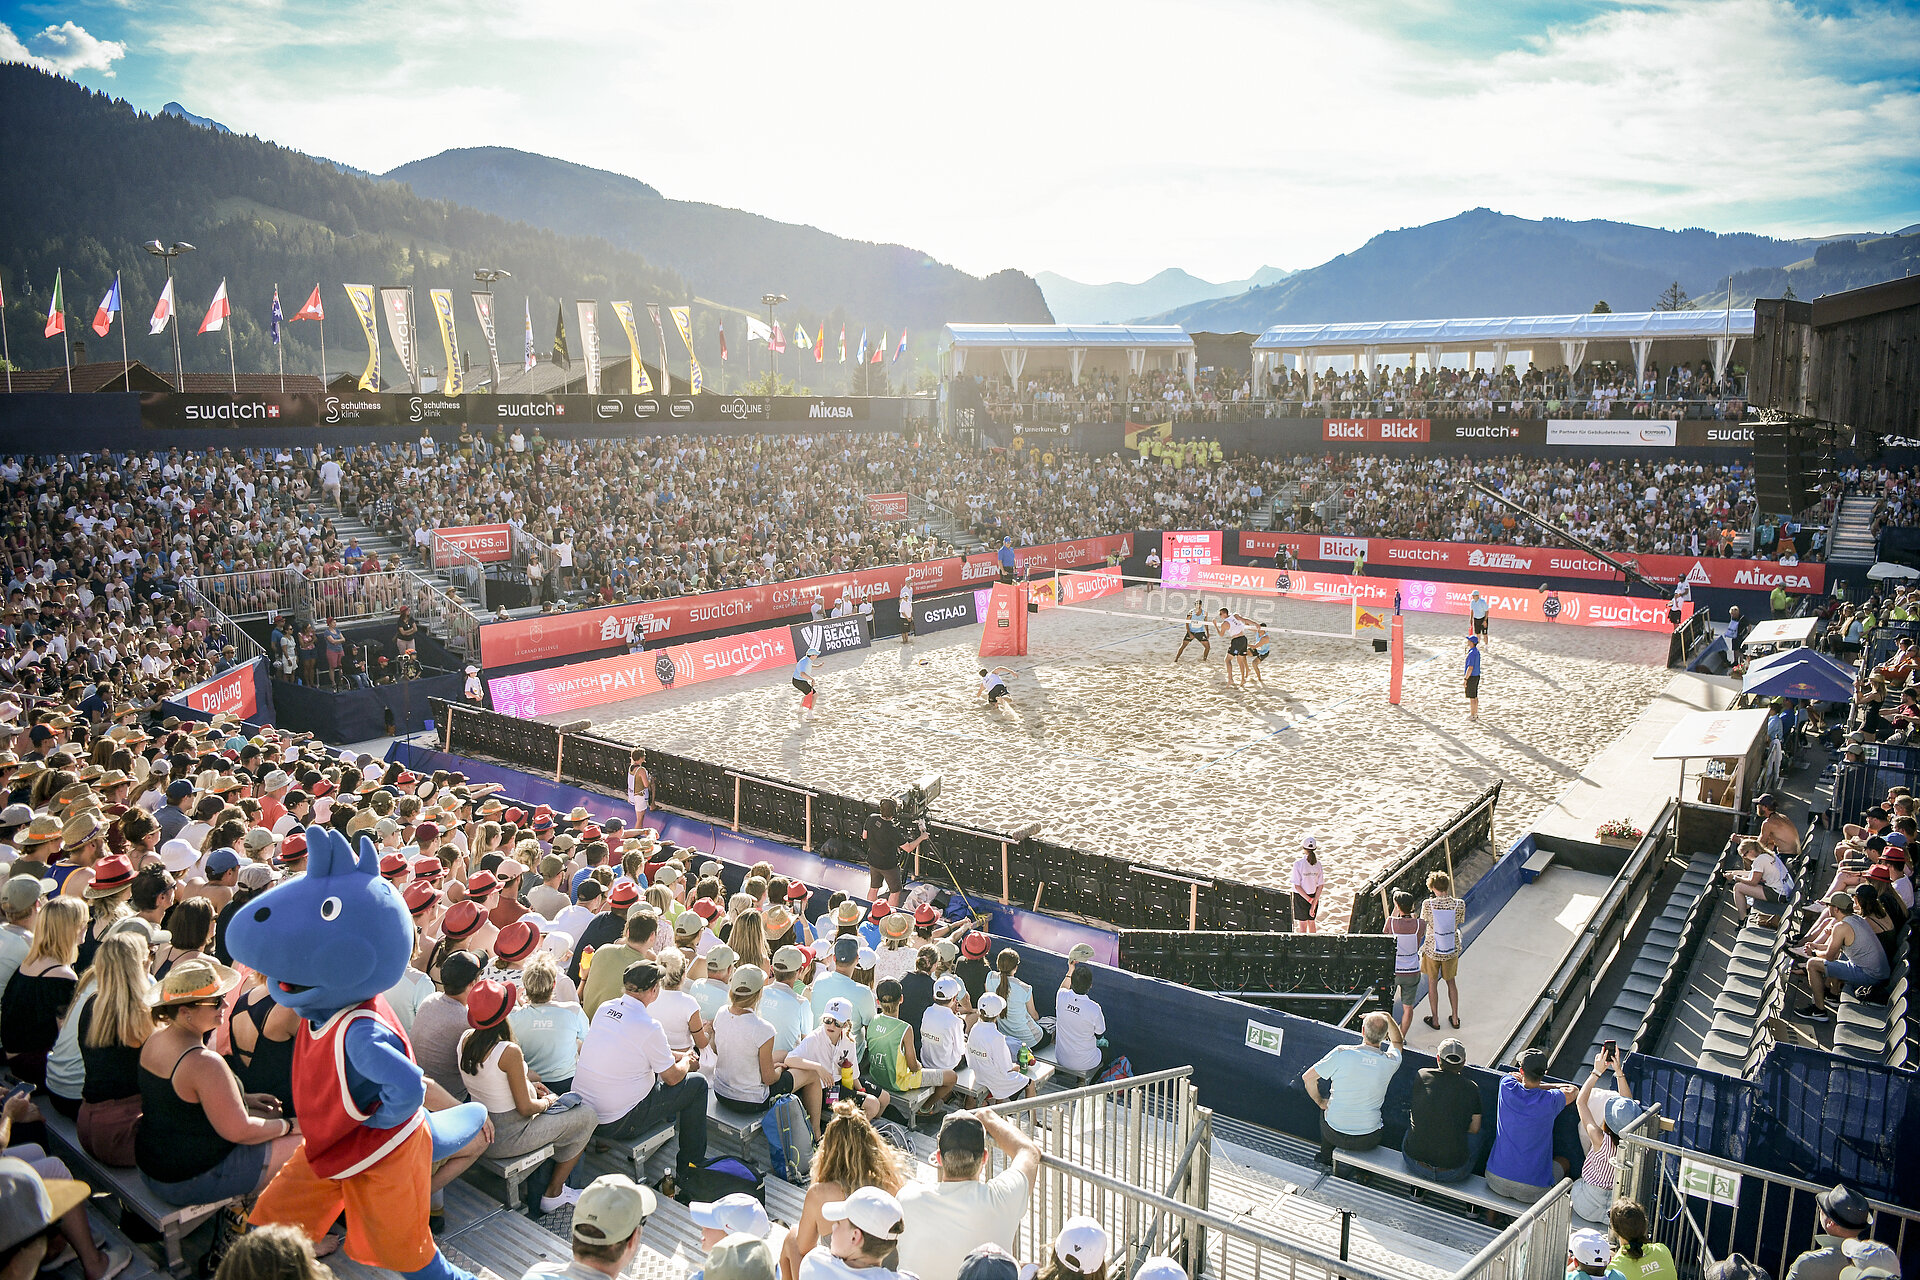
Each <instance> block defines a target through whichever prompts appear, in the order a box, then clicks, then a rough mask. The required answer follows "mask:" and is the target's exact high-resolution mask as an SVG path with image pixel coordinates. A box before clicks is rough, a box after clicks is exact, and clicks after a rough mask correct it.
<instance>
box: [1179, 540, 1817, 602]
mask: <svg viewBox="0 0 1920 1280" xmlns="http://www.w3.org/2000/svg"><path fill="white" fill-rule="evenodd" d="M1283 546H1284V547H1292V548H1293V553H1294V555H1295V556H1296V557H1297V558H1299V559H1300V560H1302V561H1332V562H1335V563H1339V564H1347V563H1350V562H1351V561H1352V560H1353V557H1354V555H1355V553H1356V552H1357V551H1359V550H1362V549H1364V550H1365V552H1366V557H1367V566H1368V568H1369V569H1373V570H1380V571H1383V572H1391V571H1392V570H1394V569H1396V568H1399V569H1415V568H1417V569H1420V570H1422V571H1425V572H1442V573H1445V572H1456V573H1460V572H1464V573H1511V574H1514V575H1516V576H1522V577H1529V578H1556V577H1557V578H1595V579H1599V580H1601V581H1613V582H1617V581H1619V578H1620V575H1619V573H1618V572H1617V571H1616V570H1615V569H1614V567H1613V566H1612V565H1610V564H1608V563H1607V562H1606V561H1604V560H1601V559H1598V558H1596V557H1594V556H1590V555H1588V554H1586V553H1585V552H1583V551H1577V550H1575V549H1573V548H1571V547H1509V546H1488V545H1482V544H1479V543H1473V542H1413V541H1408V540H1405V539H1399V538H1333V537H1324V536H1322V535H1319V534H1311V533H1255V532H1246V533H1242V534H1241V535H1240V554H1241V555H1244V556H1255V557H1258V558H1260V559H1269V558H1271V557H1272V556H1273V555H1274V553H1275V552H1277V551H1278V550H1279V549H1280V548H1281V547H1283ZM1163 558H1164V556H1163ZM1615 558H1616V559H1618V560H1619V561H1620V562H1621V563H1622V564H1625V565H1629V566H1631V567H1632V568H1634V569H1636V570H1638V571H1639V572H1640V573H1642V574H1644V575H1645V576H1646V577H1648V578H1651V579H1652V580H1653V581H1655V582H1659V583H1663V584H1665V585H1667V586H1672V585H1673V584H1674V583H1676V582H1678V581H1680V580H1681V579H1682V578H1685V579H1686V580H1687V581H1688V582H1690V583H1692V584H1693V585H1694V586H1697V587H1717V588H1720V589H1723V590H1728V591H1771V590H1773V588H1774V587H1776V586H1784V587H1785V588H1786V589H1787V590H1788V591H1789V592H1792V593H1795V594H1798V595H1817V594H1819V593H1821V592H1823V591H1825V590H1826V584H1827V567H1826V566H1825V565H1824V564H1800V565H1781V564H1776V563H1774V562H1773V561H1771V560H1723V559H1716V558H1713V557H1704V556H1663V555H1620V556H1617V557H1615Z"/></svg>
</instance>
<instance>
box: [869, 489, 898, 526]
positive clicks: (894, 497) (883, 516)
mask: <svg viewBox="0 0 1920 1280" xmlns="http://www.w3.org/2000/svg"><path fill="white" fill-rule="evenodd" d="M867 515H868V516H869V517H871V518H872V519H875V520H905V519H906V518H907V495H906V494H904V493H870V494H868V495H867Z"/></svg>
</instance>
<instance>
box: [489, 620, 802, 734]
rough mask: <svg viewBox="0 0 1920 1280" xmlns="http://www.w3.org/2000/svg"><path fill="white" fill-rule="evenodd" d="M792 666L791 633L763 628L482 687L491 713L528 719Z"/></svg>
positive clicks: (783, 629) (505, 679)
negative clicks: (488, 698) (490, 703)
mask: <svg viewBox="0 0 1920 1280" xmlns="http://www.w3.org/2000/svg"><path fill="white" fill-rule="evenodd" d="M795 661H797V659H796V658H795V657H794V654H793V632H792V631H791V630H790V629H789V628H787V627H785V626H778V627H769V628H767V629H766V630H764V631H749V632H746V633H744V634H742V635H733V636H722V637H720V638H719V639H715V640H695V641H694V642H692V643H691V644H676V645H670V646H668V647H667V648H664V649H654V650H649V651H648V652H646V653H633V654H625V653H623V654H620V655H619V656H617V657H612V658H600V659H597V660H595V661H593V662H575V663H571V664H569V665H568V666H564V667H549V668H547V669H546V670H544V671H529V672H527V673H525V674H524V675H517V676H507V677H505V678H504V679H500V680H490V681H488V682H487V689H488V692H489V693H490V694H491V695H492V697H493V709H494V710H495V711H498V712H500V713H502V714H504V715H510V716H519V717H521V718H522V719H531V718H532V717H534V716H544V715H553V714H556V713H558V712H562V711H574V710H577V709H579V708H581V707H597V706H601V705H603V704H605V703H608V702H621V701H624V700H626V699H628V698H637V697H640V696H641V695H643V694H648V693H658V692H660V691H661V690H662V689H668V688H678V687H680V686H681V685H688V684H699V683H700V682H701V681H703V680H718V679H719V678H720V677H722V676H739V675H748V674H751V673H752V672H755V671H771V670H775V669H777V668H780V667H784V666H787V665H789V664H791V663H793V662H795Z"/></svg>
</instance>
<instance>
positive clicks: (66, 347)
mask: <svg viewBox="0 0 1920 1280" xmlns="http://www.w3.org/2000/svg"><path fill="white" fill-rule="evenodd" d="M60 348H61V350H63V351H65V352H66V353H67V394H68V395H72V394H73V346H72V344H71V343H69V342H68V341H67V331H66V328H65V327H64V326H62V327H61V330H60Z"/></svg>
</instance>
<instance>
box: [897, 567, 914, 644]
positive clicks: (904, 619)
mask: <svg viewBox="0 0 1920 1280" xmlns="http://www.w3.org/2000/svg"><path fill="white" fill-rule="evenodd" d="M900 643H901V644H912V643H913V584H912V583H911V582H903V583H901V584H900Z"/></svg>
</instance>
